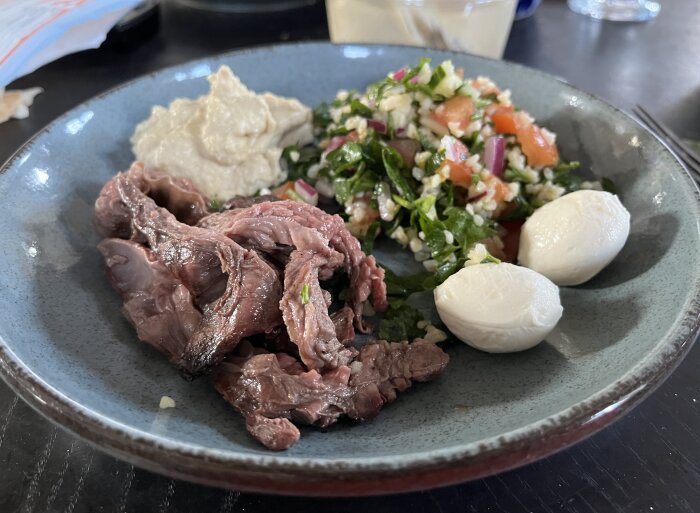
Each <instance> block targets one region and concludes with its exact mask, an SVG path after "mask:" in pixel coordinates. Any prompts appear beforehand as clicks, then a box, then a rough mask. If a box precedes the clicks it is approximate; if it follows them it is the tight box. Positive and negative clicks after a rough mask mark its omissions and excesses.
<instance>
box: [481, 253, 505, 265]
mask: <svg viewBox="0 0 700 513" xmlns="http://www.w3.org/2000/svg"><path fill="white" fill-rule="evenodd" d="M479 263H481V264H500V263H501V261H500V260H499V259H498V258H496V257H495V256H493V255H492V254H491V253H489V254H488V255H487V256H486V258H484V259H483V260H482V261H481V262H479Z"/></svg>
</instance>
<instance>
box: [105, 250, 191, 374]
mask: <svg viewBox="0 0 700 513" xmlns="http://www.w3.org/2000/svg"><path fill="white" fill-rule="evenodd" d="M97 249H98V250H99V251H100V253H102V256H103V257H104V259H105V265H106V270H107V277H108V278H109V281H110V282H111V283H112V286H113V287H114V288H115V289H116V290H117V292H119V295H120V296H121V298H122V300H123V301H124V306H123V309H122V310H123V312H124V315H125V316H126V318H127V319H128V320H129V321H130V322H131V324H133V326H134V327H135V328H136V333H137V334H138V337H139V339H140V340H143V341H144V342H147V343H148V344H150V345H152V346H154V347H155V348H156V349H158V350H159V351H161V352H163V353H165V355H166V356H167V357H168V358H169V359H170V360H171V361H173V360H177V359H178V358H179V357H180V355H181V354H182V352H183V351H184V349H185V346H186V345H187V341H188V340H189V339H190V337H192V335H193V333H194V331H195V330H196V329H197V327H198V326H199V324H200V322H201V320H202V314H201V313H200V311H199V310H198V309H197V308H196V307H195V305H194V298H193V297H192V294H190V291H189V290H187V288H186V287H185V286H184V285H183V284H182V283H181V282H180V280H178V279H177V278H176V277H175V275H173V273H171V272H170V271H169V270H168V268H167V267H165V265H163V263H162V262H161V261H160V260H158V257H157V256H156V254H155V253H153V251H151V250H149V249H148V248H145V247H144V246H142V245H141V244H137V243H136V242H133V241H129V240H123V239H104V240H103V241H102V242H100V244H99V245H98V246H97Z"/></svg>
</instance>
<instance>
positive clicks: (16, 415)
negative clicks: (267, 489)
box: [0, 0, 700, 513]
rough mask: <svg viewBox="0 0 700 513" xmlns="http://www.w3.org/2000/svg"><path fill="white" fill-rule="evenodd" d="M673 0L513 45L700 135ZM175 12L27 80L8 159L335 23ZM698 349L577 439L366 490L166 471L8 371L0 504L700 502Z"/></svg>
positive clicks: (696, 28)
mask: <svg viewBox="0 0 700 513" xmlns="http://www.w3.org/2000/svg"><path fill="white" fill-rule="evenodd" d="M662 6H663V7H662V11H661V14H660V15H659V17H658V19H656V20H655V21H653V22H651V23H646V24H614V23H605V22H598V21H594V20H591V19H588V18H585V17H582V16H579V15H576V14H573V13H571V12H569V11H568V9H567V7H566V4H565V2H564V1H557V0H545V2H544V4H543V5H542V6H541V7H540V8H539V10H538V11H537V12H536V13H535V15H534V17H532V18H530V19H527V20H524V21H520V22H517V23H516V24H515V26H514V27H513V31H512V34H511V37H510V40H509V42H508V47H507V50H506V55H505V58H506V59H509V60H514V61H518V62H522V63H524V64H527V65H530V66H533V67H535V68H539V69H542V70H545V71H547V72H550V73H553V74H555V75H557V76H559V77H562V78H564V79H566V80H567V81H569V82H571V83H572V84H575V85H577V86H579V87H581V88H583V89H585V90H588V91H590V92H593V93H596V94H598V95H600V96H601V97H603V98H604V99H606V100H608V101H609V102H611V103H613V104H615V105H617V106H619V107H622V108H623V109H630V108H631V106H632V105H633V104H634V103H641V104H643V105H645V106H646V107H648V109H649V110H651V111H652V112H654V113H656V114H658V115H660V116H661V117H662V118H663V119H665V120H666V121H667V122H668V123H669V124H670V125H671V126H672V127H673V128H675V129H676V130H677V131H678V132H679V133H681V135H684V136H686V137H691V138H697V139H700V61H698V57H697V55H698V50H699V49H700V5H699V4H698V2H697V0H673V1H670V0H669V1H666V2H662ZM162 14H163V19H162V22H163V24H162V29H161V31H160V33H159V34H158V36H157V37H156V38H154V39H153V40H151V41H149V42H147V43H145V44H143V45H141V46H140V47H138V48H137V49H135V50H133V51H132V52H128V53H125V52H122V51H116V50H109V49H100V50H96V51H90V52H83V53H80V54H76V55H73V56H69V57H66V58H63V59H61V60H60V61H57V62H55V63H52V64H50V65H48V66H46V67H44V68H42V69H40V70H38V71H37V72H35V73H33V74H32V75H29V76H27V77H24V78H22V79H20V80H19V81H17V83H16V84H14V85H16V86H17V87H30V86H37V85H38V86H43V87H44V88H45V89H46V92H45V93H44V94H43V95H41V96H39V97H38V98H37V101H36V104H35V106H34V107H33V108H32V111H31V117H30V118H29V119H27V120H24V121H12V122H9V123H5V124H2V125H0V161H3V160H5V159H6V158H7V157H9V156H10V154H11V153H12V152H13V151H15V150H16V149H17V148H18V147H19V146H20V145H21V144H22V143H23V142H24V141H25V140H26V139H27V138H28V137H30V136H31V135H32V134H33V133H34V132H36V131H37V130H38V129H40V128H41V127H42V126H43V125H44V124H46V123H47V122H49V121H50V120H52V119H53V118H55V117H56V116H58V115H60V114H62V113H63V112H65V111H66V110H68V109H69V108H71V107H73V106H75V105H77V104H78V103H80V102H82V101H84V100H85V99H87V98H88V97H90V96H92V95H94V94H96V93H99V92H101V91H103V90H105V89H107V88H109V87H111V86H113V85H115V84H118V83H120V82H123V81H125V80H128V79H130V78H133V77H136V76H138V75H141V74H143V73H147V72H150V71H152V70H155V69H159V68H162V67H164V66H168V65H171V64H176V63H179V62H183V61H186V60H189V59H193V58H196V57H200V56H205V55H209V54H212V53H216V52H220V51H225V50H229V49H232V48H236V47H242V46H249V45H253V44H261V43H269V42H274V41H280V40H297V39H326V38H327V37H328V34H327V29H326V25H325V13H324V11H323V6H322V5H320V4H318V5H316V6H315V7H310V8H308V9H304V10H303V11H300V12H298V13H296V14H293V15H291V14H286V15H284V16H273V17H256V16H252V17H250V16H248V17H240V16H238V17H231V16H222V15H215V14H211V13H202V12H196V11H191V10H187V9H184V8H181V7H176V6H175V5H174V4H171V3H169V2H165V3H164V4H163V5H162ZM0 201H1V198H0ZM699 364H700V346H698V347H695V349H694V350H692V351H691V353H690V354H689V356H688V357H687V358H686V360H685V361H684V363H683V364H681V366H680V367H679V368H678V370H677V371H676V372H675V373H674V374H673V376H672V377H671V378H670V379H669V380H668V381H667V382H666V383H665V384H664V385H662V386H661V387H660V388H659V389H658V390H657V391H656V392H655V393H654V394H653V395H651V397H649V398H648V399H647V400H646V401H645V402H644V403H643V404H642V405H641V406H639V407H638V408H637V409H635V410H634V411H633V412H632V413H630V414H629V415H627V416H626V417H625V418H623V419H622V420H621V421H619V422H617V423H616V424H614V425H613V426H610V427H608V428H607V429H605V430H603V431H602V432H600V433H598V434H597V435H595V436H593V437H592V438H590V439H588V440H586V441H584V442H582V443H580V444H578V445H576V446H575V447H573V448H571V449H569V450H567V451H564V452H561V453H559V454H556V455H554V456H551V457H549V458H547V459H544V460H541V461H539V462H536V463H534V464H531V465H528V466H526V467H523V468H520V469H517V470H514V471H510V472H506V473H504V474H501V475H499V476H494V477H491V478H488V479H484V480H481V481H476V482H472V483H467V484H463V485H459V486H452V487H449V488H443V489H438V490H433V491H429V492H423V493H413V494H408V495H400V496H387V497H374V498H362V499H305V498H288V497H275V496H265V495H255V494H248V493H238V492H230V491H222V490H217V489H211V488H206V487H202V486H197V485H193V484H189V483H186V482H181V481H175V480H172V479H168V478H165V477H161V476H158V475H154V474H151V473H149V472H146V471H143V470H140V469H137V468H134V467H133V466H132V465H130V464H127V463H124V462H121V461H118V460H116V459H114V458H112V457H110V456H107V455H104V454H103V453H101V452H99V451H97V450H95V449H93V448H92V447H91V446H88V445H87V444H85V443H84V442H82V441H80V440H77V439H76V438H74V437H73V436H71V435H69V434H67V433H65V432H64V431H62V430H61V429H60V428H57V427H56V426H53V425H52V424H50V423H49V422H47V421H46V420H44V419H43V418H41V417H40V416H39V415H37V414H36V413H35V412H34V411H33V410H31V409H30V408H29V407H28V406H26V405H25V404H24V403H22V402H21V401H19V400H18V399H17V397H16V396H15V395H14V394H13V393H12V392H11V391H10V390H9V389H8V388H7V387H6V386H5V385H4V384H0V512H3V513H10V512H22V513H29V512H41V513H44V512H54V511H55V512H59V511H61V512H62V511H65V512H68V513H72V512H75V513H84V512H109V513H112V512H114V513H124V512H135V513H148V512H152V511H153V512H166V511H167V512H188V513H189V512H205V511H214V512H223V513H229V512H251V513H252V512H262V511H273V510H280V511H282V510H284V511H285V512H288V513H293V512H296V511H299V512H301V511H303V512H305V513H314V512H324V513H327V512H333V513H341V512H346V511H347V512H353V513H356V512H358V511H381V512H386V513H389V512H394V511H396V512H399V511H400V512H402V513H408V512H431V513H443V512H444V513H447V512H452V511H459V512H469V511H471V512H507V513H519V512H540V511H542V512H555V511H567V512H587V513H590V512H624V513H630V512H662V513H665V512H680V511H682V512H688V513H693V512H698V511H700V405H699V404H698V401H699V400H700V373H699V372H698V370H697V368H698V365H699Z"/></svg>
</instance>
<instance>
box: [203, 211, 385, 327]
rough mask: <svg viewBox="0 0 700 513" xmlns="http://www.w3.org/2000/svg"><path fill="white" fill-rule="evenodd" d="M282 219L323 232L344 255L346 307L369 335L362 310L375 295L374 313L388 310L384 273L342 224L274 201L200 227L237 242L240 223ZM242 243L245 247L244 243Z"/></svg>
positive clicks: (211, 219)
mask: <svg viewBox="0 0 700 513" xmlns="http://www.w3.org/2000/svg"><path fill="white" fill-rule="evenodd" d="M271 217H275V218H282V219H288V220H289V221H294V222H295V223H297V224H298V225H301V226H304V227H307V228H312V229H314V230H315V231H318V232H320V233H321V234H322V235H323V236H324V237H325V238H326V239H327V240H328V241H329V243H330V247H331V248H332V249H334V250H336V251H339V252H340V253H342V254H343V255H344V265H345V269H346V271H347V273H348V275H349V277H350V290H349V294H348V300H347V305H348V306H349V307H350V308H352V310H353V312H354V313H355V318H354V322H355V327H356V328H357V329H358V330H359V331H361V332H363V333H366V332H368V331H369V330H370V327H369V326H367V325H366V323H365V322H364V321H363V318H362V308H363V305H364V303H365V301H367V300H368V299H369V297H370V295H372V301H373V306H374V309H375V310H376V311H377V312H383V311H385V310H386V308H387V302H386V285H385V283H384V270H383V269H382V268H381V267H378V266H377V262H376V260H375V259H374V257H372V256H367V255H365V254H364V253H363V252H362V248H361V247H360V243H359V242H358V240H357V239H356V238H355V237H354V236H353V235H352V234H351V233H350V232H349V231H348V230H347V228H346V227H345V223H344V222H343V220H342V219H341V218H340V217H339V216H337V215H331V214H328V213H326V212H324V211H323V210H320V209H319V208H316V207H314V206H312V205H309V204H306V203H303V202H299V201H275V202H264V203H259V204H255V205H252V206H251V207H250V208H247V209H242V210H233V211H230V212H222V213H221V214H217V215H212V216H209V217H206V218H204V219H202V220H201V221H200V223H199V225H200V226H203V227H207V228H210V229H213V230H216V231H219V232H222V233H225V234H226V235H227V236H229V237H231V238H234V239H235V238H236V234H237V233H238V231H237V230H238V228H237V226H240V225H239V224H237V222H238V221H239V220H246V221H245V222H250V221H251V220H252V219H256V218H271ZM239 242H241V243H243V242H242V241H241V240H239Z"/></svg>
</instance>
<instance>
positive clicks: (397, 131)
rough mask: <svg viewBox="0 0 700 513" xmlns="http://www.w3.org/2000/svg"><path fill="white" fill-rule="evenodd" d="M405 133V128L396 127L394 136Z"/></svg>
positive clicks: (400, 135) (401, 135)
mask: <svg viewBox="0 0 700 513" xmlns="http://www.w3.org/2000/svg"><path fill="white" fill-rule="evenodd" d="M405 133H406V129H405V128H397V129H396V137H403V136H404V134H405Z"/></svg>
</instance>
